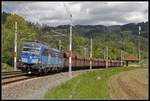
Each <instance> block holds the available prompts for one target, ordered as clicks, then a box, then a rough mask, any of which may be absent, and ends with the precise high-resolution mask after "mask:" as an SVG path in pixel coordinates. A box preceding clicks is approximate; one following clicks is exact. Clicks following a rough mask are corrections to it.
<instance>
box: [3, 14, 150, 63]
mask: <svg viewBox="0 0 150 101" xmlns="http://www.w3.org/2000/svg"><path fill="white" fill-rule="evenodd" d="M15 21H17V23H18V40H17V45H18V49H17V50H18V54H17V55H19V53H20V50H21V47H22V45H23V42H24V41H26V40H39V41H42V42H46V43H48V45H49V47H51V48H56V49H58V47H59V44H58V43H59V40H61V49H62V51H68V49H69V48H68V47H69V25H60V26H56V27H50V26H47V25H40V24H38V23H31V22H28V21H26V20H25V19H24V18H23V17H21V16H19V15H16V14H15V15H11V14H8V13H5V12H3V13H2V28H1V29H2V43H1V44H2V63H6V64H9V65H13V51H14V37H15V34H14V33H15V26H14V25H15ZM148 23H149V22H141V23H137V24H136V23H130V24H125V25H113V26H104V25H75V26H73V51H74V52H76V54H77V55H78V56H80V57H84V56H86V57H89V53H90V38H92V39H93V58H102V59H103V58H104V57H105V50H106V46H108V49H109V50H108V57H109V59H120V52H121V50H122V51H123V55H124V58H125V57H126V56H127V55H128V54H134V55H135V56H137V57H138V42H139V41H140V43H141V46H140V49H141V56H142V58H143V59H144V58H148V41H149V40H148V33H149V29H148ZM139 25H140V26H141V29H142V31H141V35H140V36H139V34H138V26H139ZM53 31H56V32H60V33H63V34H66V37H62V36H58V37H56V36H54V35H55V33H54V32H53ZM138 39H139V40H138ZM85 50H86V54H85Z"/></svg>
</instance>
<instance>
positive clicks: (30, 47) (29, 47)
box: [22, 42, 40, 55]
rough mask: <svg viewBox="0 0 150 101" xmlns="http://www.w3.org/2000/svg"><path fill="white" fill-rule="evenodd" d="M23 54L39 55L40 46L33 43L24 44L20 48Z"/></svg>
mask: <svg viewBox="0 0 150 101" xmlns="http://www.w3.org/2000/svg"><path fill="white" fill-rule="evenodd" d="M22 52H23V53H31V54H37V55H38V54H40V46H39V45H37V44H35V43H31V42H30V43H25V44H24V46H23V48H22Z"/></svg>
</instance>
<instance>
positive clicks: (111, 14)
mask: <svg viewBox="0 0 150 101" xmlns="http://www.w3.org/2000/svg"><path fill="white" fill-rule="evenodd" d="M64 4H65V5H66V6H64ZM66 8H67V10H68V12H71V14H72V17H73V18H72V21H73V24H74V25H77V24H82V25H87V24H88V25H98V24H101V25H117V24H120V25H122V24H127V23H138V22H142V21H148V2H33V1H32V2H29V1H28V2H27V1H26V2H19V1H11V2H8V1H7V2H4V1H3V2H2V11H6V12H10V13H13V12H15V13H17V14H18V15H21V16H22V17H24V18H25V19H26V20H28V21H32V22H38V23H40V24H48V25H50V26H57V25H65V24H69V23H70V20H69V13H67V10H66Z"/></svg>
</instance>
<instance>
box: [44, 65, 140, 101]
mask: <svg viewBox="0 0 150 101" xmlns="http://www.w3.org/2000/svg"><path fill="white" fill-rule="evenodd" d="M137 68H141V67H116V68H108V69H107V70H97V71H93V72H88V73H83V74H80V75H79V76H77V77H75V78H72V79H71V80H69V81H67V82H66V83H64V84H62V85H60V86H57V87H56V88H53V89H51V90H49V91H48V92H47V93H46V94H45V96H44V98H45V99H111V98H110V96H109V94H108V85H107V81H108V79H109V77H110V76H112V75H114V74H116V73H119V72H122V71H127V70H132V69H137ZM97 78H100V79H97Z"/></svg>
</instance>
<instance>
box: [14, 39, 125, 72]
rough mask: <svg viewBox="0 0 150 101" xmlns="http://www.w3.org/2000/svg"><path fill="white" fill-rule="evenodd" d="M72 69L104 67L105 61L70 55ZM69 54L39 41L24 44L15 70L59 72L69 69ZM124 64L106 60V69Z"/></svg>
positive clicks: (118, 61)
mask: <svg viewBox="0 0 150 101" xmlns="http://www.w3.org/2000/svg"><path fill="white" fill-rule="evenodd" d="M71 54H72V55H71V57H72V69H76V68H79V69H85V68H87V67H88V68H89V67H90V60H91V61H92V68H96V67H97V68H99V67H105V65H106V61H105V60H103V59H94V58H92V59H90V58H79V57H77V55H75V54H74V53H71ZM69 56H70V52H61V51H59V50H57V49H54V48H49V47H48V44H47V43H43V42H39V41H29V42H25V43H24V45H23V48H22V49H21V53H20V54H19V62H18V63H17V68H18V69H20V70H21V71H22V72H25V73H28V74H45V73H48V72H50V71H61V70H63V69H68V68H69ZM124 64H125V62H124V61H122V63H121V61H120V60H108V67H119V66H123V65H124Z"/></svg>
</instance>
